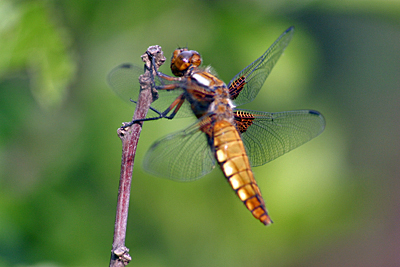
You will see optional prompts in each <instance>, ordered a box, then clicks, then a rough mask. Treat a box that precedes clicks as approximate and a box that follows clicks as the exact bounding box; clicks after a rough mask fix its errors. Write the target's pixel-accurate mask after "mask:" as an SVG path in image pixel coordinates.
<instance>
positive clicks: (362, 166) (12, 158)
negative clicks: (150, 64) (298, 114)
mask: <svg viewBox="0 0 400 267" xmlns="http://www.w3.org/2000/svg"><path fill="white" fill-rule="evenodd" d="M0 18H1V19H0V133H1V134H0V266H108V262H109V258H110V250H111V244H112V238H113V230H114V216H115V206H116V199H117V190H118V180H119V171H120V159H121V142H120V140H119V138H118V137H117V134H116V130H117V128H118V127H119V126H120V125H121V122H123V121H130V119H131V117H132V115H133V108H132V106H130V105H128V104H126V102H124V101H122V100H121V99H120V98H118V97H117V96H115V94H114V93H113V92H112V90H111V89H110V88H109V87H108V85H107V82H106V76H107V74H108V72H109V71H110V70H111V69H112V68H113V67H115V66H116V65H118V64H120V63H123V62H133V63H135V64H141V60H140V55H141V54H142V53H143V52H145V51H146V49H147V47H148V46H150V45H155V44H158V45H160V46H162V48H163V51H164V53H165V55H166V57H167V58H168V59H169V57H170V54H171V53H172V51H173V50H174V49H175V48H176V47H177V46H178V45H179V46H185V45H188V46H189V48H191V49H195V50H197V51H199V52H200V53H201V54H202V57H203V60H204V64H206V65H212V66H213V67H214V68H215V70H216V71H217V72H218V74H219V76H220V77H221V78H222V79H223V80H224V81H226V82H229V80H230V79H231V78H232V77H233V76H234V75H235V74H236V73H237V72H239V71H240V70H241V69H242V68H244V67H245V66H247V65H248V64H249V63H251V62H252V61H253V60H254V59H256V58H257V57H259V56H260V55H261V54H262V53H263V52H264V51H265V50H266V49H267V48H268V47H269V46H270V45H271V44H272V43H273V41H275V39H276V38H278V36H279V35H280V34H281V33H282V32H283V31H284V30H286V29H287V28H288V27H289V26H292V25H293V26H295V27H296V30H295V35H294V38H293V40H292V42H291V43H290V45H289V46H288V48H287V50H286V51H285V54H284V55H283V56H282V57H281V59H280V60H279V62H278V64H277V65H276V67H275V69H274V70H273V71H272V74H271V75H270V77H269V78H268V79H267V82H266V83H265V86H264V88H263V90H262V91H261V92H260V94H259V95H258V97H257V99H256V100H255V101H253V103H251V104H247V105H246V106H244V107H245V108H250V109H254V110H261V111H274V112H275V111H283V110H294V109H304V108H310V109H316V110H318V111H320V112H321V113H322V114H323V115H324V116H325V118H326V121H327V127H326V130H325V132H324V133H323V134H322V135H321V136H319V137H317V138H316V139H314V140H312V141H311V142H309V143H307V144H305V145H303V146H302V147H300V148H298V149H296V150H294V151H292V152H290V153H289V154H287V155H285V156H283V157H281V158H279V159H276V160H275V161H273V162H271V163H268V164H266V165H264V166H262V167H258V168H255V169H254V172H255V176H256V178H257V180H258V182H259V186H260V188H261V190H262V192H263V194H264V197H265V200H266V202H267V208H268V210H269V212H270V214H271V217H272V219H273V220H274V222H275V223H274V224H273V225H272V226H269V227H264V226H263V225H262V224H261V223H260V222H259V221H257V220H255V219H254V218H253V217H252V216H251V214H250V213H249V212H248V211H247V210H246V209H245V207H244V206H243V204H242V203H241V202H240V201H239V199H238V198H237V197H236V196H235V194H234V193H233V192H232V189H231V188H230V187H229V185H228V184H227V182H226V181H225V179H224V177H223V176H222V174H221V172H220V170H218V169H217V170H214V171H213V172H212V173H211V174H209V175H207V176H206V177H205V178H203V179H201V180H199V181H197V182H193V183H176V182H173V181H169V180H166V179H161V178H158V177H153V176H151V175H148V174H146V173H144V172H143V170H142V168H141V160H142V157H143V155H144V153H145V152H146V150H147V149H148V147H149V146H150V145H151V143H152V142H153V141H155V140H156V139H158V138H159V137H162V136H164V135H166V134H168V133H171V132H174V131H176V130H177V129H182V128H185V127H186V126H188V125H189V124H190V123H191V122H192V121H193V120H190V119H176V120H172V121H167V120H163V121H157V122H149V123H146V124H145V126H144V129H143V132H142V135H141V139H140V141H139V147H138V153H137V155H136V164H135V168H134V174H133V175H134V177H133V182H132V196H131V203H130V213H129V221H128V230H127V240H126V245H127V247H129V248H130V254H131V256H132V258H133V260H132V262H131V263H130V264H129V266H400V256H399V251H400V227H399V219H400V218H399V217H400V196H399V193H398V189H399V188H400V180H399V178H400V177H399V170H400V168H399V158H400V153H399V151H400V150H399V148H400V123H399V115H400V103H399V101H400V90H399V89H400V1H379V0H371V1H356V0H353V1H352V0H346V1H289V0H286V1H260V0H259V1H256V0H253V1H249V0H247V1H94V0H93V1H89V0H85V1H77V0H71V1H38V0H37V1H34V0H32V1H12V0H0ZM167 65H168V64H166V65H165V66H163V68H162V71H164V72H166V73H168V74H169V73H170V71H169V70H168V67H167Z"/></svg>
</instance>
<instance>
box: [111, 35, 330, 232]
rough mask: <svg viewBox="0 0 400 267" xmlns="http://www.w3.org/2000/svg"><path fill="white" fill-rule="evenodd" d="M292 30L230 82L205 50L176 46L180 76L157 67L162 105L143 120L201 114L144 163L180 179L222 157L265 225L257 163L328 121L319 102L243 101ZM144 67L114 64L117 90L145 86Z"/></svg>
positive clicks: (158, 103)
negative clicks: (281, 106)
mask: <svg viewBox="0 0 400 267" xmlns="http://www.w3.org/2000/svg"><path fill="white" fill-rule="evenodd" d="M293 33H294V27H290V28H288V29H287V30H286V31H285V32H283V33H282V34H281V36H280V37H279V38H278V39H277V40H276V41H275V42H274V43H273V44H272V46H271V47H269V48H268V50H267V51H266V52H265V53H264V54H263V55H262V56H261V57H259V58H258V59H256V60H255V61H254V62H253V63H251V64H250V65H248V66H247V67H246V68H244V69H243V70H242V71H240V72H239V73H238V74H237V75H236V76H234V77H233V79H232V80H231V81H230V82H229V84H228V85H226V84H225V83H224V82H223V81H222V80H220V79H219V78H217V76H216V75H214V74H213V73H212V72H211V71H210V70H209V69H208V68H202V67H200V65H201V63H202V58H201V56H200V54H199V53H198V52H197V51H194V50H188V48H178V49H176V50H175V51H174V52H173V55H172V59H171V65H170V67H171V71H172V73H173V74H174V76H169V75H166V74H164V73H161V72H157V75H156V76H155V77H154V83H155V88H156V89H157V91H158V93H159V98H158V99H157V100H156V101H154V102H153V103H152V105H151V110H152V111H154V112H156V113H155V114H153V115H151V114H149V115H148V117H147V118H145V119H143V120H141V121H145V120H154V119H159V118H168V119H172V118H179V117H187V116H195V117H196V118H197V120H196V122H195V123H194V124H192V125H190V126H189V127H187V128H186V129H184V130H181V131H178V132H175V133H172V134H169V135H167V136H166V137H163V138H161V139H159V140H157V141H156V142H155V143H154V144H153V145H152V146H151V147H150V148H149V150H148V151H147V153H146V155H145V157H144V161H143V167H144V169H145V170H146V171H147V172H149V173H151V174H153V175H156V176H160V177H165V178H168V179H171V180H175V181H194V180H197V179H199V178H201V177H203V176H205V175H206V174H208V173H209V172H211V171H212V170H213V169H214V167H215V165H216V164H218V165H219V166H220V168H221V170H222V172H223V174H224V176H225V177H226V179H227V181H228V183H229V184H230V186H231V187H232V189H233V190H234V191H235V193H236V195H237V196H238V197H239V199H240V200H241V201H242V202H243V203H244V205H245V206H246V208H247V209H248V210H249V211H250V212H251V213H252V215H253V216H254V217H255V218H256V219H258V220H259V221H261V222H262V223H263V224H264V225H269V224H271V223H272V220H271V218H270V216H269V214H268V211H267V208H266V205H265V201H264V198H263V197H262V194H261V190H260V188H259V186H258V185H257V182H256V180H255V178H254V174H253V171H252V167H255V166H260V165H263V164H265V163H267V162H270V161H272V160H274V159H276V158H277V157H279V156H281V155H283V154H285V153H287V152H289V151H291V150H293V149H294V148H296V147H298V146H300V145H302V144H304V143H306V142H307V141H309V140H311V139H313V138H314V137H316V136H318V135H319V134H321V133H322V131H323V130H324V128H325V119H324V117H323V116H322V114H321V113H319V112H318V111H315V110H294V111H283V112H262V111H253V110H246V109H239V108H237V106H240V105H243V104H246V103H248V102H251V101H252V100H254V98H255V97H256V96H257V94H258V92H259V91H260V90H261V88H262V86H263V84H264V82H265V80H266V78H267V77H268V76H269V74H270V72H271V70H272V68H273V67H274V66H275V64H276V62H277V61H278V59H279V57H280V56H281V55H282V54H283V52H284V50H285V48H286V47H287V45H288V44H289V42H290V40H291V39H292V36H293ZM139 74H143V69H141V68H139V67H135V66H134V65H131V64H122V65H120V66H118V67H116V68H115V69H113V70H112V71H111V72H110V74H109V76H108V81H109V84H110V85H111V87H112V88H113V89H114V91H116V93H117V94H119V95H120V96H121V97H123V98H125V99H128V97H126V96H127V95H129V94H130V95H133V94H138V92H139V90H138V86H137V82H136V83H135V79H137V77H138V75H139ZM154 115H156V116H155V117H154ZM132 123H134V122H132Z"/></svg>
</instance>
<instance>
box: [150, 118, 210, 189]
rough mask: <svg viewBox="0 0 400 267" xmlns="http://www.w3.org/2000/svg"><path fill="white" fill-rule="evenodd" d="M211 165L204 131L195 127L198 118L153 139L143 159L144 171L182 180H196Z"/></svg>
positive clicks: (208, 169) (197, 124)
mask: <svg viewBox="0 0 400 267" xmlns="http://www.w3.org/2000/svg"><path fill="white" fill-rule="evenodd" d="M214 166H215V158H214V154H213V152H212V150H211V148H210V146H209V145H208V141H207V137H206V134H205V133H203V132H202V131H201V130H200V129H199V121H198V122H196V123H195V124H193V125H192V126H190V127H188V128H187V129H185V130H183V131H180V132H176V133H173V134H170V135H168V136H166V137H164V138H162V139H160V140H158V141H156V142H155V143H154V144H153V145H152V146H151V147H150V149H149V150H148V151H147V153H146V155H145V157H144V161H143V167H144V169H145V170H146V171H147V172H149V173H152V174H154V175H156V176H161V177H165V178H168V179H171V180H176V181H182V182H187V181H194V180H196V179H199V178H201V177H202V176H204V175H206V174H207V173H209V172H211V171H212V170H213V168H214Z"/></svg>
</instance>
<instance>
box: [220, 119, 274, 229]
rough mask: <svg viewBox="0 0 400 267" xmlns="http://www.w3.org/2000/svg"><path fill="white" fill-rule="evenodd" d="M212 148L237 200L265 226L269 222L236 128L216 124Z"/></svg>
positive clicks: (223, 121) (222, 122) (230, 125)
mask: <svg viewBox="0 0 400 267" xmlns="http://www.w3.org/2000/svg"><path fill="white" fill-rule="evenodd" d="M214 147H215V157H216V159H217V161H218V164H219V165H220V166H221V169H222V171H223V172H224V174H225V177H226V178H227V179H228V181H229V183H230V185H231V186H232V188H233V190H235V192H236V194H237V196H238V197H239V198H240V200H241V201H242V202H243V203H244V204H245V205H246V207H247V209H248V210H250V211H251V213H252V214H253V216H254V217H255V218H256V219H258V220H260V221H261V222H262V223H263V224H265V225H268V224H270V223H272V221H271V218H270V217H269V216H268V212H267V209H266V208H265V203H264V199H263V198H262V196H261V192H260V189H259V187H258V185H257V182H256V180H255V179H254V176H253V172H252V171H251V167H250V162H249V159H248V157H247V155H246V150H245V148H244V145H243V142H242V139H241V138H240V135H239V133H238V131H237V129H236V127H235V126H233V125H232V124H231V123H230V122H228V121H226V120H221V121H217V122H216V123H215V124H214Z"/></svg>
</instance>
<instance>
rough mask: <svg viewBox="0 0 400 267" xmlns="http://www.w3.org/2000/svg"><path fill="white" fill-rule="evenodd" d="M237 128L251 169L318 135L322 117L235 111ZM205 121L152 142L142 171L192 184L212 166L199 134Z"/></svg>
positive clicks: (211, 155) (302, 112)
mask: <svg viewBox="0 0 400 267" xmlns="http://www.w3.org/2000/svg"><path fill="white" fill-rule="evenodd" d="M234 114H235V120H236V124H237V128H238V129H239V131H240V132H241V138H242V140H243V143H244V146H245V148H246V152H247V155H248V157H249V160H250V164H251V166H252V167H254V166H260V165H263V164H265V163H267V162H269V161H271V160H274V159H276V158H277V157H279V156H281V155H283V154H285V153H287V152H289V151H290V150H293V149H295V148H296V147H299V146H300V145H302V144H304V143H306V142H307V141H309V140H311V139H313V138H314V137H316V136H318V135H319V134H320V133H321V132H322V131H323V129H324V125H325V121H324V118H323V117H322V115H321V114H320V113H319V112H317V111H313V110H295V111H284V112H277V113H269V112H260V111H252V110H240V109H237V110H235V113H234ZM204 120H205V118H201V119H199V120H198V121H197V122H196V123H195V124H193V125H191V126H190V127H189V128H187V129H185V130H183V131H179V132H176V133H173V134H170V135H168V136H166V137H164V138H161V139H159V140H158V141H156V142H155V143H154V144H153V145H152V146H151V147H150V149H149V150H148V151H147V153H146V156H145V158H144V168H145V169H146V171H148V172H150V173H152V174H154V175H157V176H162V177H166V178H168V179H171V180H176V181H183V182H185V181H193V180H196V179H199V178H201V177H202V176H204V175H205V174H207V173H209V172H211V171H212V170H213V168H214V166H215V157H214V152H213V151H212V148H211V147H210V146H209V144H208V143H207V138H206V135H205V134H204V132H202V131H201V127H203V125H204V123H202V122H203V121H204Z"/></svg>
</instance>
